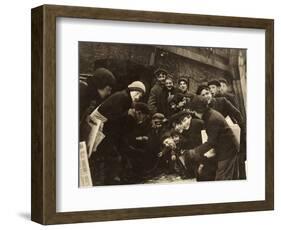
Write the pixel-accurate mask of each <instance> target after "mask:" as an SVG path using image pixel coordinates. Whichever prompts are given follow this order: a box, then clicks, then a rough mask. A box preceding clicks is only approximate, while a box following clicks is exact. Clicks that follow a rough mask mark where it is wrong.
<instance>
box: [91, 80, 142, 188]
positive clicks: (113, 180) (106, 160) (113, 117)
mask: <svg viewBox="0 0 281 230" xmlns="http://www.w3.org/2000/svg"><path fill="white" fill-rule="evenodd" d="M144 94H145V86H144V84H143V83H142V82H140V81H135V82H133V83H131V84H130V85H129V86H128V88H127V89H125V90H123V91H119V92H116V93H114V94H113V95H111V96H110V97H109V98H107V99H106V100H105V101H104V102H103V103H102V104H101V105H100V106H99V107H98V108H97V109H96V110H95V111H94V112H93V113H92V114H91V115H90V117H91V121H92V124H93V128H92V131H91V133H90V135H89V140H88V141H87V144H88V146H87V147H88V153H89V155H90V156H91V155H94V157H93V158H98V159H100V158H101V159H102V160H101V162H103V165H104V166H103V167H104V168H102V169H100V171H103V172H104V175H103V176H104V184H119V183H120V173H121V161H122V156H121V155H120V153H119V151H118V145H119V142H120V140H121V137H122V135H121V134H120V132H122V130H123V127H122V125H126V124H122V123H121V121H122V119H123V117H124V116H125V115H126V114H127V113H128V111H129V109H130V108H131V107H132V106H133V103H135V102H137V101H139V100H140V98H141V97H142V96H143V95H144ZM97 130H98V131H97ZM96 133H100V135H99V136H102V137H103V138H102V140H99V141H98V139H97V134H96ZM97 141H98V143H97ZM93 152H95V153H94V154H92V153H93ZM98 159H92V160H91V161H92V162H95V161H98ZM93 183H95V180H93Z"/></svg>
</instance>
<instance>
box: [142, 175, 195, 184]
mask: <svg viewBox="0 0 281 230" xmlns="http://www.w3.org/2000/svg"><path fill="white" fill-rule="evenodd" d="M191 182H196V179H195V178H194V179H182V178H181V177H180V176H178V175H173V174H172V175H166V174H161V175H159V176H157V177H155V178H153V179H149V180H147V181H146V182H145V184H159V183H164V184H165V183H169V184H170V183H191Z"/></svg>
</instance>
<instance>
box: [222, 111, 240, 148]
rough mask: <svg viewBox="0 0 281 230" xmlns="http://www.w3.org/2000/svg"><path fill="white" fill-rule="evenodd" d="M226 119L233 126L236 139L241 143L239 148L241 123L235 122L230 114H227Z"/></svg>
mask: <svg viewBox="0 0 281 230" xmlns="http://www.w3.org/2000/svg"><path fill="white" fill-rule="evenodd" d="M225 121H226V122H227V124H228V125H229V127H230V128H231V130H232V132H233V133H234V136H235V139H236V141H237V143H238V145H239V148H240V133H241V129H240V127H239V125H238V124H234V123H233V121H232V120H231V118H230V117H229V116H227V117H226V118H225Z"/></svg>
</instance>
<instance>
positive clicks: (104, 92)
mask: <svg viewBox="0 0 281 230" xmlns="http://www.w3.org/2000/svg"><path fill="white" fill-rule="evenodd" d="M111 91H112V87H110V86H108V85H107V86H106V87H104V88H103V89H98V93H99V95H100V97H101V99H105V98H106V97H108V96H109V95H110V94H111Z"/></svg>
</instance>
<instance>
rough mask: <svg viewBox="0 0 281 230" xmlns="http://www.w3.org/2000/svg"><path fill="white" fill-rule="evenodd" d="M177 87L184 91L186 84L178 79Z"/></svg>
mask: <svg viewBox="0 0 281 230" xmlns="http://www.w3.org/2000/svg"><path fill="white" fill-rule="evenodd" d="M179 89H180V91H181V92H183V93H184V92H186V90H187V84H186V82H185V81H180V83H179Z"/></svg>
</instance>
